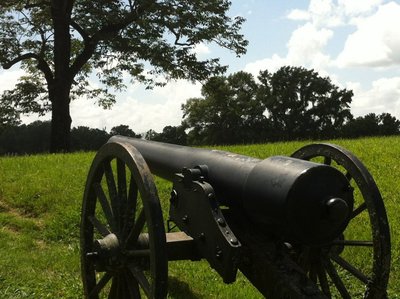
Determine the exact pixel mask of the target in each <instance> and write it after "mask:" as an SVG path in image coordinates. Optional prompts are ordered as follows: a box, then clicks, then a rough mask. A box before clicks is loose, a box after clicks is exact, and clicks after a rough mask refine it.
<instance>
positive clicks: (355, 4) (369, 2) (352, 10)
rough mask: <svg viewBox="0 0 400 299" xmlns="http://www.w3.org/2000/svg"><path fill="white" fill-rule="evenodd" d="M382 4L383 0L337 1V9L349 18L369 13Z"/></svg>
mask: <svg viewBox="0 0 400 299" xmlns="http://www.w3.org/2000/svg"><path fill="white" fill-rule="evenodd" d="M382 2H383V0H338V4H339V7H340V8H341V9H342V10H343V12H344V14H345V15H349V16H357V15H360V14H366V13H370V12H371V11H373V10H374V9H376V8H377V7H378V6H379V5H380V4H382Z"/></svg>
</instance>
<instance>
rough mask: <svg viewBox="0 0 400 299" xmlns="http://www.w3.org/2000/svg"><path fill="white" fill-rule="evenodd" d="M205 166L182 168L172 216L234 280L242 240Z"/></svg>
mask: <svg viewBox="0 0 400 299" xmlns="http://www.w3.org/2000/svg"><path fill="white" fill-rule="evenodd" d="M202 168H204V166H202V167H197V168H195V169H187V168H185V169H183V171H182V174H177V175H176V178H175V180H174V185H173V190H172V192H171V205H170V212H169V214H170V219H171V220H172V221H173V222H174V223H175V224H176V225H177V226H178V227H179V228H180V230H181V231H184V232H185V233H186V234H188V235H189V236H190V237H192V238H193V239H194V241H195V244H196V247H197V250H198V252H199V253H200V254H201V256H202V257H204V258H205V259H207V261H208V262H209V264H210V265H211V267H212V268H214V269H215V270H216V271H217V272H218V273H219V275H220V276H221V277H222V278H223V280H224V282H225V283H231V282H234V281H235V279H236V273H237V267H238V264H239V256H240V248H241V244H240V242H239V240H238V239H237V238H236V236H235V235H234V233H233V232H232V230H231V229H230V227H229V225H228V223H227V222H226V220H225V217H224V216H223V214H222V212H221V210H220V208H219V204H218V201H217V199H216V197H215V193H214V190H213V188H212V186H211V185H210V184H209V183H207V182H205V181H204V175H203V174H202Z"/></svg>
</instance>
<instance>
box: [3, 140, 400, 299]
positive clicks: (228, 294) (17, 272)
mask: <svg viewBox="0 0 400 299" xmlns="http://www.w3.org/2000/svg"><path fill="white" fill-rule="evenodd" d="M331 142H332V143H336V144H339V145H341V146H343V147H345V148H347V149H349V150H350V151H352V152H353V153H354V154H355V155H356V156H358V157H359V158H360V160H361V161H363V162H364V164H365V165H366V166H367V167H368V169H369V170H370V172H371V173H372V175H373V176H374V178H375V180H376V182H377V185H378V186H379V188H380V191H381V193H382V196H383V198H384V201H385V205H386V209H387V214H388V217H389V221H390V225H391V233H392V236H391V237H392V269H391V277H390V282H389V298H400V261H399V259H400V252H399V250H400V244H399V243H400V238H399V236H398V234H397V232H398V231H399V230H400V217H399V216H398V215H399V213H400V207H399V203H398V199H399V196H400V179H399V177H400V162H399V161H400V137H386V138H367V139H358V140H334V141H331ZM308 143H309V142H288V143H274V144H265V145H243V146H232V147H220V149H224V150H229V151H232V152H237V153H241V154H245V155H248V156H253V157H257V158H266V157H268V156H271V155H290V154H291V153H293V152H294V151H295V150H297V149H298V148H300V147H301V146H303V145H305V144H308ZM93 157H94V153H75V154H67V155H37V156H26V157H3V158H0V298H5V299H7V298H10V299H11V298H81V297H82V290H81V281H80V266H79V222H80V210H81V201H82V193H83V188H84V183H85V181H86V175H87V172H88V169H89V166H90V163H91V161H92V159H93ZM157 187H158V191H159V194H160V198H161V200H162V201H163V202H164V203H166V202H167V200H168V197H169V192H170V188H171V186H170V184H168V183H166V182H164V181H162V180H157ZM169 297H170V298H189V299H190V298H262V296H261V295H260V294H259V293H258V292H257V291H256V290H255V289H254V287H253V286H251V285H250V284H249V282H248V281H247V280H246V279H245V278H244V277H243V275H239V276H238V279H237V281H236V282H235V283H233V284H231V285H225V284H224V283H223V282H222V280H221V278H220V277H219V276H218V275H217V274H216V273H215V272H214V271H213V270H211V269H210V267H209V266H208V264H207V263H206V262H203V261H202V262H186V261H183V262H182V261H181V262H171V263H170V265H169Z"/></svg>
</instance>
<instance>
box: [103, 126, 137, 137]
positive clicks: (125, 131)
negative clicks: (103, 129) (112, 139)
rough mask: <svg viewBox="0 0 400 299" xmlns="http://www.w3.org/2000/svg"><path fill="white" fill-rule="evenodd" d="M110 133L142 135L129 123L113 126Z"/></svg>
mask: <svg viewBox="0 0 400 299" xmlns="http://www.w3.org/2000/svg"><path fill="white" fill-rule="evenodd" d="M110 135H112V136H113V135H122V136H127V137H136V138H140V137H141V136H142V135H140V134H136V133H135V132H133V131H132V130H131V129H130V128H129V126H127V125H119V126H116V127H113V128H112V129H111V131H110Z"/></svg>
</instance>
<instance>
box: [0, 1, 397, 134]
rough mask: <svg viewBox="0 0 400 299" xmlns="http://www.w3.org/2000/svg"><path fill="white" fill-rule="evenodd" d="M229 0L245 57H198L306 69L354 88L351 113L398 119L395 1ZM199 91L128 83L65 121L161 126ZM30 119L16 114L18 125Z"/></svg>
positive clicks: (207, 48)
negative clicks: (105, 102)
mask: <svg viewBox="0 0 400 299" xmlns="http://www.w3.org/2000/svg"><path fill="white" fill-rule="evenodd" d="M232 2H233V4H232V7H231V11H230V15H231V16H236V15H241V16H243V17H245V18H246V19H247V21H246V23H245V24H244V26H243V31H242V32H243V34H244V35H245V37H246V38H247V39H248V40H249V47H248V51H247V54H246V55H244V56H242V57H240V58H237V57H236V56H235V55H234V54H232V53H230V52H229V51H227V50H225V49H220V48H217V47H215V46H213V45H199V46H198V47H197V48H196V52H197V53H198V55H200V56H201V57H220V58H221V61H222V62H223V63H224V64H227V65H229V72H236V71H240V70H245V71H247V72H251V73H252V74H254V75H255V76H256V75H257V74H258V72H259V71H260V70H264V69H268V70H269V71H271V72H274V71H276V70H277V69H278V68H279V67H281V66H283V65H296V66H303V67H306V68H313V69H314V70H316V71H318V72H319V73H320V74H321V75H323V76H329V77H330V78H331V79H332V81H333V82H334V83H335V84H336V85H338V86H340V87H341V88H348V89H352V90H353V91H354V97H353V104H352V107H351V108H352V113H353V114H354V115H355V116H360V115H365V114H367V113H370V112H375V113H382V112H389V113H391V114H392V115H394V116H396V117H397V118H398V119H400V1H399V0H397V1H384V0H301V1H291V0H283V1H271V0H248V1H244V0H233V1H232ZM21 74H22V72H21V71H20V70H18V69H17V68H13V69H12V70H8V71H3V70H0V91H2V90H4V89H7V88H12V86H13V84H15V82H16V79H17V78H18V77H19V76H20V75H21ZM93 84H96V83H95V82H93ZM200 88H201V86H200V85H199V84H196V85H192V84H190V83H188V82H185V81H176V82H170V83H169V84H168V85H167V86H166V87H164V88H155V89H154V90H151V91H148V90H144V88H143V87H142V86H139V85H136V84H133V85H130V86H129V88H128V90H127V91H126V92H124V93H122V94H119V95H118V98H119V100H118V102H117V104H116V105H115V106H114V107H113V108H112V109H111V110H102V109H101V108H99V107H97V106H96V105H93V101H90V100H86V99H80V100H77V101H75V102H73V103H72V105H71V114H72V119H73V126H78V125H85V126H90V127H98V128H106V129H107V130H110V129H111V128H112V127H113V126H116V125H119V124H127V125H129V126H130V127H131V128H132V129H133V130H134V131H135V132H139V133H140V132H145V131H147V130H149V129H155V130H156V131H161V130H162V128H163V127H165V126H166V125H178V124H180V122H181V117H182V113H181V110H180V106H181V104H182V103H184V102H185V101H186V100H187V99H188V98H191V97H196V96H199V95H200ZM48 117H49V116H47V118H48ZM45 118H46V117H45ZM35 119H37V117H36V116H28V117H24V121H25V122H30V121H33V120H35Z"/></svg>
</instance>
